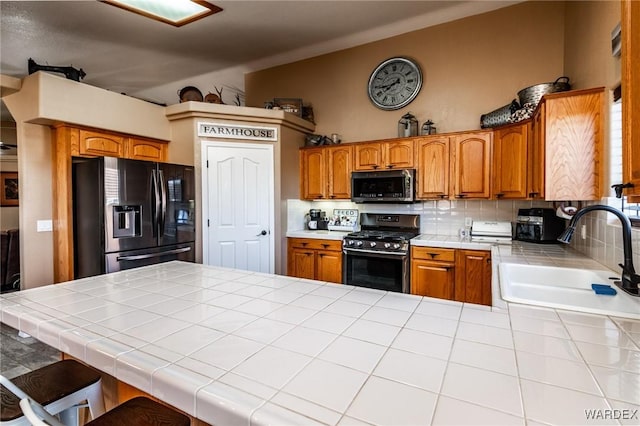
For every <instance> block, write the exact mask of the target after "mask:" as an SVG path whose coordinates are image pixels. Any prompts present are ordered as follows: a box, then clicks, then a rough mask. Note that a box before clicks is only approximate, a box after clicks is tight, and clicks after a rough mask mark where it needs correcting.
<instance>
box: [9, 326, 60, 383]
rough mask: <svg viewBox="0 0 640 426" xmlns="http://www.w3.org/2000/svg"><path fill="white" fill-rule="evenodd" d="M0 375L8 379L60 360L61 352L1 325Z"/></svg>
mask: <svg viewBox="0 0 640 426" xmlns="http://www.w3.org/2000/svg"><path fill="white" fill-rule="evenodd" d="M0 326H1V328H0V374H2V375H3V376H5V377H6V378H8V379H11V378H13V377H16V376H19V375H21V374H24V373H27V372H29V371H31V370H36V369H38V368H40V367H43V366H45V365H48V364H51V363H53V362H56V361H58V360H60V352H59V351H57V350H56V349H53V348H52V347H50V346H47V345H45V344H44V343H41V342H39V341H37V340H36V339H34V338H33V337H19V336H18V331H17V330H16V329H14V328H11V327H9V326H8V325H5V324H2V323H0Z"/></svg>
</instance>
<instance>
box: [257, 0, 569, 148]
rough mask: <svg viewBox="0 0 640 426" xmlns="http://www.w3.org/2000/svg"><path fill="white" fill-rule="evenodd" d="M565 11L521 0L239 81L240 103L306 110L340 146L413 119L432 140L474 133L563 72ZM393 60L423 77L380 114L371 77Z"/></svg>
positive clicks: (389, 132) (559, 5)
mask: <svg viewBox="0 0 640 426" xmlns="http://www.w3.org/2000/svg"><path fill="white" fill-rule="evenodd" d="M563 53H564V3H563V2H526V3H522V4H518V5H515V6H511V7H507V8H504V9H500V10H497V11H493V12H489V13H485V14H482V15H478V16H473V17H469V18H465V19H462V20H459V21H454V22H451V23H447V24H442V25H438V26H434V27H431V28H426V29H423V30H419V31H414V32H411V33H407V34H404V35H400V36H396V37H392V38H389V39H386V40H381V41H377V42H374V43H369V44H366V45H363V46H358V47H355V48H351V49H347V50H343V51H339V52H335V53H331V54H327V55H322V56H318V57H315V58H312V59H308V60H304V61H299V62H295V63H292V64H287V65H282V66H279V67H275V68H271V69H267V70H263V71H258V72H255V73H250V74H247V75H246V77H245V91H246V96H247V105H249V106H258V107H262V106H263V102H264V101H267V100H271V99H272V98H274V97H299V98H303V100H304V101H305V103H307V102H308V103H311V104H312V105H313V109H314V115H315V120H316V123H317V129H316V133H320V134H331V133H339V134H340V135H341V136H342V140H343V142H353V141H361V140H368V139H381V138H389V137H396V136H397V122H398V120H399V119H400V117H401V116H402V115H403V114H405V113H406V112H408V111H411V112H412V113H413V114H414V115H416V117H417V118H418V120H419V121H420V123H421V124H422V123H423V122H424V121H426V120H427V119H432V120H433V121H434V122H435V124H436V127H437V128H438V131H439V132H449V131H458V130H469V129H476V128H479V126H480V115H481V114H484V113H486V112H489V111H492V110H494V109H496V108H499V107H501V106H503V105H505V104H507V103H509V102H510V101H511V100H512V99H514V98H515V97H516V94H517V92H518V90H520V89H522V88H524V87H527V86H530V85H533V84H537V83H541V82H547V81H553V80H555V79H556V78H557V77H559V76H560V75H562V73H563V61H564V58H563ZM392 56H410V57H413V58H415V59H416V60H417V61H418V63H419V64H420V66H421V67H422V69H423V74H424V85H423V88H422V90H421V92H420V94H419V95H418V97H417V98H416V99H415V100H414V101H413V102H412V103H411V104H410V105H409V106H407V107H405V108H403V109H401V110H398V111H381V110H378V109H377V108H375V107H374V106H373V105H372V104H371V102H370V101H369V100H368V97H367V81H368V78H369V75H370V74H371V71H372V70H373V69H374V68H375V67H376V66H377V65H378V64H379V63H380V62H382V61H383V60H385V59H387V58H389V57H392Z"/></svg>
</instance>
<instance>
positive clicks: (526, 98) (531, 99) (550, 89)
mask: <svg viewBox="0 0 640 426" xmlns="http://www.w3.org/2000/svg"><path fill="white" fill-rule="evenodd" d="M567 90H571V85H570V84H569V77H559V78H558V79H557V80H556V81H554V82H553V83H541V84H536V85H535V86H529V87H527V88H525V89H522V90H521V91H519V92H518V100H519V101H520V105H524V104H533V105H534V106H537V105H538V104H539V103H540V99H542V97H543V96H544V95H546V94H548V93H555V92H565V91H567Z"/></svg>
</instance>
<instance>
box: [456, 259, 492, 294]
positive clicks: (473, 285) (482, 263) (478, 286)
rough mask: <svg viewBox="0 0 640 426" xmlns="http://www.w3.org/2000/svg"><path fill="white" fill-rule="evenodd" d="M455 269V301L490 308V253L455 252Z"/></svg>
mask: <svg viewBox="0 0 640 426" xmlns="http://www.w3.org/2000/svg"><path fill="white" fill-rule="evenodd" d="M456 269H457V274H456V292H455V299H456V300H458V301H460V302H466V303H475V304H478V305H488V306H491V253H490V252H488V251H481V250H457V251H456Z"/></svg>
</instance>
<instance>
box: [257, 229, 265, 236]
mask: <svg viewBox="0 0 640 426" xmlns="http://www.w3.org/2000/svg"><path fill="white" fill-rule="evenodd" d="M260 235H267V231H265V230H264V229H263V230H262V232H260V233H259V234H257V235H256V237H259V236H260Z"/></svg>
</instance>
